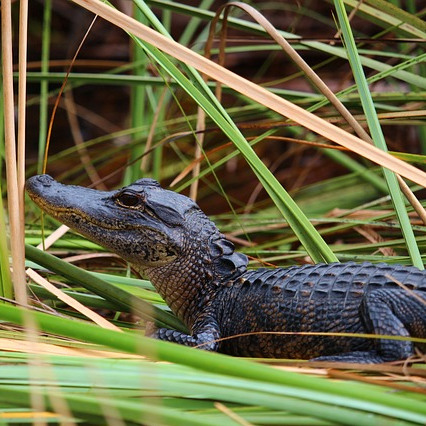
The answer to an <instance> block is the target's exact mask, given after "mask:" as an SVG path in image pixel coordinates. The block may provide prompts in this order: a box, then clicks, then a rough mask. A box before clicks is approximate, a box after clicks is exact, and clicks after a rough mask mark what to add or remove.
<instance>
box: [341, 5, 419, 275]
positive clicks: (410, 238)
mask: <svg viewBox="0 0 426 426" xmlns="http://www.w3.org/2000/svg"><path fill="white" fill-rule="evenodd" d="M334 4H335V7H336V11H337V16H338V19H339V23H340V26H341V29H342V34H343V38H344V41H345V46H346V49H347V52H348V58H349V62H350V64H351V67H352V71H353V74H354V78H355V82H356V84H357V86H358V90H359V94H360V98H361V103H362V106H363V109H364V113H365V116H366V119H367V123H368V127H369V129H370V133H371V137H372V139H373V141H374V144H375V146H377V147H378V148H380V149H382V150H383V151H387V146H386V142H385V139H384V136H383V132H382V128H381V126H380V122H379V120H378V118H377V114H376V109H375V107H374V103H373V99H372V97H371V93H370V91H369V88H368V84H367V81H366V78H365V75H364V71H363V68H362V65H361V61H360V59H359V55H358V51H357V49H356V45H355V40H354V37H353V34H352V30H351V27H350V24H349V19H348V17H347V15H346V11H345V6H344V3H343V0H334ZM383 173H384V176H385V179H386V182H387V185H388V188H389V193H390V195H391V198H392V202H393V204H394V207H395V212H396V215H397V217H398V220H399V223H400V225H401V230H402V233H403V235H404V238H405V240H406V245H407V249H408V252H409V253H410V257H411V259H412V262H413V265H415V266H417V267H418V268H419V269H424V265H423V261H422V259H421V256H420V251H419V248H418V246H417V243H416V239H415V236H414V232H413V229H412V227H411V223H410V220H409V217H408V214H407V210H406V208H405V203H404V199H403V197H402V194H401V191H400V189H399V185H398V181H397V178H396V176H395V174H394V173H392V172H391V171H389V170H388V169H383Z"/></svg>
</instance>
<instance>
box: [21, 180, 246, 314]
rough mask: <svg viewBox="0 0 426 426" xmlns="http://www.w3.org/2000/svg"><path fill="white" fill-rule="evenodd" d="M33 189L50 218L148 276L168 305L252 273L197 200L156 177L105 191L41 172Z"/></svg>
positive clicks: (32, 194)
mask: <svg viewBox="0 0 426 426" xmlns="http://www.w3.org/2000/svg"><path fill="white" fill-rule="evenodd" d="M26 189H27V192H28V194H29V196H30V197H31V198H32V200H33V201H34V202H35V203H36V204H38V205H39V206H40V207H41V208H42V209H43V210H44V211H45V212H46V213H48V214H49V215H51V216H53V217H54V218H56V219H58V220H59V221H60V222H62V223H64V224H65V225H67V226H69V227H70V228H71V229H73V230H75V231H77V232H79V233H81V234H83V235H84V236H86V237H87V238H88V239H90V240H92V241H94V242H96V243H98V244H100V245H101V246H103V247H105V248H107V249H108V250H111V251H113V252H115V253H117V254H118V255H119V256H121V257H122V258H124V259H125V260H127V261H128V262H130V263H131V264H132V265H133V266H134V268H135V269H136V270H138V271H139V272H141V273H145V274H146V275H147V276H148V277H149V278H150V279H151V281H152V282H153V284H154V285H155V286H156V287H157V289H158V291H159V292H160V294H162V296H163V297H164V298H165V299H166V301H167V299H168V298H170V295H169V294H168V293H171V292H172V291H173V292H175V291H176V290H177V288H178V287H181V288H182V289H183V290H182V291H184V290H185V289H184V287H185V286H188V285H190V284H191V283H192V284H193V285H194V286H195V287H199V288H201V287H206V286H211V285H213V286H217V285H220V284H221V283H225V282H226V283H229V282H232V280H233V279H234V278H236V277H238V276H239V275H241V274H242V273H243V272H244V271H245V269H246V265H247V257H246V256H245V255H243V254H241V253H236V252H234V246H233V244H232V243H231V242H230V241H228V240H226V239H225V237H224V236H223V235H222V234H220V233H219V231H218V229H217V228H216V226H215V225H214V224H213V222H211V221H210V220H209V219H208V218H207V216H206V215H205V214H204V213H203V212H202V211H201V210H200V208H199V207H198V206H197V204H196V203H195V202H194V201H192V200H191V199H190V198H188V197H185V196H184V195H180V194H177V193H175V192H172V191H168V190H165V189H163V188H161V186H160V185H159V183H158V182H156V181H155V180H153V179H139V180H137V181H136V182H134V183H132V184H131V185H129V186H126V187H124V188H122V189H119V190H117V191H98V190H95V189H89V188H84V187H80V186H74V185H63V184H61V183H59V182H57V181H55V180H54V179H53V178H52V177H50V176H49V175H38V176H33V177H31V178H30V179H28V180H27V183H26ZM195 281H197V282H195ZM172 287H173V290H172ZM185 288H186V287H185ZM165 293H167V294H165ZM185 294H186V295H190V294H191V291H189V290H188V291H187V289H186V290H185ZM194 296H195V295H194ZM169 306H170V304H169ZM171 307H172V306H171ZM172 309H173V308H172Z"/></svg>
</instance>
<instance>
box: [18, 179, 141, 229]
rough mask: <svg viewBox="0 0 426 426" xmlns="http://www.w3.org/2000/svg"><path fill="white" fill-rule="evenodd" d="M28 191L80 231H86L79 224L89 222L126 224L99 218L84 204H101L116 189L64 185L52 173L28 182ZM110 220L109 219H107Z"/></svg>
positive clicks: (110, 225) (107, 225)
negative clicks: (103, 189)
mask: <svg viewBox="0 0 426 426" xmlns="http://www.w3.org/2000/svg"><path fill="white" fill-rule="evenodd" d="M25 187H26V190H27V193H28V195H29V196H30V198H31V199H32V200H33V201H34V202H35V203H36V204H37V205H38V206H39V207H40V208H41V209H42V210H43V211H44V212H46V213H47V214H49V215H50V216H52V217H54V218H56V219H58V220H59V221H60V222H62V223H64V224H66V225H68V226H70V227H71V228H73V229H76V230H77V231H82V230H81V229H80V227H79V224H81V223H86V224H87V225H90V224H91V225H94V226H96V227H99V228H104V229H112V230H118V229H122V227H123V226H122V223H120V222H118V221H108V220H103V221H101V220H98V219H97V217H96V216H95V215H93V214H90V211H89V212H87V211H85V209H84V208H82V207H83V206H87V205H96V203H97V202H98V203H99V206H100V205H101V200H102V199H105V198H106V197H107V196H108V195H112V192H106V191H105V192H101V191H97V190H93V189H90V188H84V187H80V186H75V185H63V184H61V183H59V182H57V181H56V180H55V179H53V178H52V177H51V176H49V175H37V176H33V177H31V178H29V179H28V180H27V182H26V185H25ZM105 219H106V218H105ZM132 228H136V226H134V227H131V226H129V227H128V228H127V229H132Z"/></svg>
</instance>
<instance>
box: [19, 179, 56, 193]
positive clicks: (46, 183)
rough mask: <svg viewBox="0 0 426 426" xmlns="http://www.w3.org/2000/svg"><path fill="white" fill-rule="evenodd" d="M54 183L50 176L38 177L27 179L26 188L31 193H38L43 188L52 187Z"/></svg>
mask: <svg viewBox="0 0 426 426" xmlns="http://www.w3.org/2000/svg"><path fill="white" fill-rule="evenodd" d="M54 181H55V179H53V177H52V176H50V175H36V176H32V177H30V178H29V179H27V181H26V183H25V188H26V189H27V191H29V192H37V191H38V190H40V189H42V188H48V187H50V186H51V185H52V182H54Z"/></svg>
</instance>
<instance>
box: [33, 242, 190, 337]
mask: <svg viewBox="0 0 426 426" xmlns="http://www.w3.org/2000/svg"><path fill="white" fill-rule="evenodd" d="M25 253H26V256H27V258H28V259H29V260H31V261H33V262H35V263H37V264H38V265H41V266H44V267H45V268H48V269H50V270H52V271H54V272H56V273H58V274H60V275H62V276H64V277H65V278H68V279H70V280H72V281H73V282H74V283H76V284H80V285H82V286H83V287H84V288H87V289H88V290H90V291H92V292H93V293H95V294H98V295H99V296H102V297H103V298H104V299H105V300H108V301H109V302H112V303H114V304H115V305H116V306H117V309H120V307H122V309H125V310H126V312H134V313H135V314H137V315H140V316H141V317H143V318H146V319H148V320H150V321H154V320H155V321H157V322H160V323H161V324H163V325H164V326H166V327H169V328H176V329H177V330H180V331H185V330H186V328H185V327H184V326H183V324H182V323H181V322H180V321H179V320H178V319H177V318H176V317H175V316H174V315H172V314H170V313H168V312H165V311H163V310H161V309H159V308H157V307H155V306H153V305H151V304H149V303H147V302H145V301H143V300H141V299H139V298H138V297H135V296H133V294H131V293H128V292H127V291H125V290H122V289H120V288H117V287H115V286H114V285H111V284H109V283H107V282H106V281H104V280H102V279H100V278H99V277H96V276H94V275H92V274H90V273H89V272H86V271H84V270H82V269H80V268H78V267H77V266H74V265H71V264H70V263H68V262H65V261H63V260H61V259H58V258H57V257H55V256H52V255H51V254H49V253H46V252H44V251H42V250H39V249H37V248H35V247H32V246H29V245H26V246H25Z"/></svg>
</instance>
